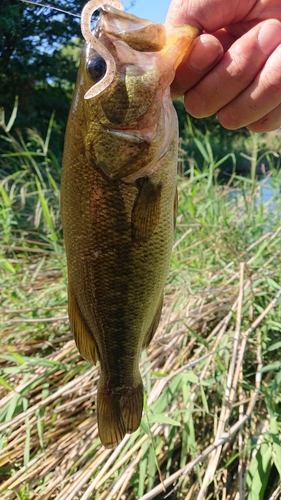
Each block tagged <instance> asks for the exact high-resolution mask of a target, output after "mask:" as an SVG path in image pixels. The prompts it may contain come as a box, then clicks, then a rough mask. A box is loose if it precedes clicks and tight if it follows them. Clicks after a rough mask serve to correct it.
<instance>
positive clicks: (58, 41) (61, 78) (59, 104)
mask: <svg viewBox="0 0 281 500" xmlns="http://www.w3.org/2000/svg"><path fill="white" fill-rule="evenodd" d="M46 3H47V4H49V3H51V0H47V2H46ZM84 4H85V0H56V4H55V5H56V6H57V7H59V8H61V9H65V10H67V11H69V12H70V13H72V14H77V15H80V13H81V10H82V7H83V5H84ZM0 33H1V37H0V60H1V65H0V106H3V107H4V109H5V111H6V113H7V114H9V113H10V112H11V111H12V109H13V105H14V101H15V96H18V97H19V109H18V116H17V120H16V126H18V127H20V128H23V127H31V128H36V129H38V130H39V131H40V132H41V133H42V134H45V133H46V129H47V126H48V123H49V119H50V116H51V114H52V112H53V111H54V112H55V122H56V127H55V129H56V135H57V137H56V139H57V144H56V148H58V149H60V150H61V149H62V132H63V129H64V126H65V122H66V117H67V114H68V109H69V102H70V97H71V93H72V89H73V84H74V82H75V79H76V74H77V57H76V58H74V57H72V56H73V54H74V53H75V51H77V46H79V45H80V43H81V46H82V43H83V42H82V37H81V32H80V24H79V17H73V16H71V15H67V14H64V13H62V12H57V11H56V10H52V9H49V8H45V7H41V6H36V5H33V4H29V3H24V2H22V1H20V0H0ZM79 40H81V42H80V41H79ZM65 45H67V50H66V49H65ZM58 138H59V140H58Z"/></svg>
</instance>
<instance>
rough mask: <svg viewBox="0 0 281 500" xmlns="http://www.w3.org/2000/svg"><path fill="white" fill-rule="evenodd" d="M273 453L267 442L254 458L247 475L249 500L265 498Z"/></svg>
mask: <svg viewBox="0 0 281 500" xmlns="http://www.w3.org/2000/svg"><path fill="white" fill-rule="evenodd" d="M271 459H272V453H271V448H270V447H269V446H268V444H267V443H262V444H261V446H260V448H259V449H258V451H257V453H256V455H255V456H254V457H253V458H252V460H251V462H250V466H249V470H248V474H247V477H246V483H247V486H248V491H249V496H248V500H263V499H264V492H265V489H266V487H267V482H268V478H269V474H270V470H271Z"/></svg>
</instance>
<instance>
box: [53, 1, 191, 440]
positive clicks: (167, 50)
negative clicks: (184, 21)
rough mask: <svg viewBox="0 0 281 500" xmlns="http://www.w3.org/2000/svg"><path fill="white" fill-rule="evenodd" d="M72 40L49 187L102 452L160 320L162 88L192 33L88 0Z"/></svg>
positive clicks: (170, 135)
mask: <svg viewBox="0 0 281 500" xmlns="http://www.w3.org/2000/svg"><path fill="white" fill-rule="evenodd" d="M97 8H99V9H100V12H99V18H98V21H97V24H96V27H95V29H94V30H92V29H91V18H92V14H93V13H94V12H95V11H96V9H97ZM81 31H82V34H83V36H84V38H85V45H84V49H83V53H82V56H81V62H80V67H79V70H78V75H77V82H76V87H75V91H74V95H73V99H72V104H71V108H70V112H69V117H68V122H67V128H66V133H65V144H64V153H63V167H62V179H61V213H62V224H63V232H64V241H65V249H66V258H67V269H68V314H69V321H70V327H71V331H72V333H73V335H74V339H75V342H76V345H77V348H78V350H79V352H80V353H81V355H82V357H83V358H84V359H85V360H87V361H89V362H91V363H94V364H96V363H97V362H99V364H100V377H99V381H98V391H97V421H98V432H99V437H100V440H101V443H102V444H103V445H104V446H105V447H107V448H113V447H116V446H117V445H118V444H119V443H120V442H121V441H122V439H123V438H124V436H125V435H126V434H127V433H132V432H134V431H136V430H137V429H138V427H139V426H140V422H141V418H142V411H143V397H144V386H143V382H142V378H141V375H140V370H139V359H140V355H141V351H142V349H145V348H146V347H147V346H148V345H149V343H150V342H151V340H152V338H153V336H154V334H155V331H156V329H157V326H158V323H159V320H160V317H161V311H162V304H163V293H164V286H165V282H166V280H167V276H168V273H169V267H170V258H171V252H172V245H173V235H174V227H175V217H176V210H177V190H176V177H177V151H178V124H177V117H176V112H175V109H174V106H173V104H172V100H171V95H170V85H171V83H172V81H173V79H174V75H175V71H176V68H177V66H178V65H179V64H180V62H181V60H182V58H183V57H184V55H185V54H186V53H187V51H188V50H189V48H190V46H191V43H192V41H193V40H194V38H195V37H196V36H197V35H198V34H199V31H198V30H197V29H196V28H192V27H190V26H182V27H179V28H173V29H170V30H169V29H166V28H165V26H164V25H163V24H160V23H153V22H150V21H148V20H144V19H141V18H138V17H135V16H134V15H132V14H129V13H127V12H124V11H123V6H122V4H121V3H120V2H119V1H118V0H108V1H107V2H106V3H105V4H100V1H97V0H90V2H88V3H87V4H86V6H85V7H84V9H83V11H82V16H81Z"/></svg>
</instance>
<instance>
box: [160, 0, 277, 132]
mask: <svg viewBox="0 0 281 500" xmlns="http://www.w3.org/2000/svg"><path fill="white" fill-rule="evenodd" d="M166 23H167V24H169V25H173V26H179V25H182V24H190V25H192V26H195V27H198V28H200V29H201V30H202V31H203V34H202V35H201V36H200V37H198V38H197V39H196V40H195V41H194V42H193V48H192V50H191V52H189V53H188V54H187V55H186V57H185V59H184V60H183V61H182V63H181V65H180V66H179V67H178V70H177V73H176V77H175V80H174V83H173V85H172V95H173V97H178V96H180V95H184V104H185V108H186V110H187V111H188V112H189V113H190V114H191V115H193V116H195V117H197V118H203V117H207V116H210V115H212V114H214V113H217V116H218V119H219V121H220V123H221V124H222V125H223V126H224V127H225V128H228V129H236V128H239V127H244V126H247V127H248V128H249V129H250V130H252V131H254V132H266V131H269V130H274V129H276V128H278V127H279V126H280V125H281V2H280V0H247V1H245V0H232V1H231V2H228V1H227V2H226V1H225V0H172V2H171V5H170V9H169V12H168V15H167V19H166Z"/></svg>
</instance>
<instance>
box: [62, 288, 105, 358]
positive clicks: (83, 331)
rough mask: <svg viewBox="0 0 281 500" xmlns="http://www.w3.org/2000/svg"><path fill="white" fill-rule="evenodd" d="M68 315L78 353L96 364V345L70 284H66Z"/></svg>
mask: <svg viewBox="0 0 281 500" xmlns="http://www.w3.org/2000/svg"><path fill="white" fill-rule="evenodd" d="M68 315H69V322H70V327H71V331H72V333H73V336H74V340H75V343H76V346H77V349H78V351H79V352H80V354H81V356H82V357H83V358H84V359H86V360H87V361H90V362H91V363H94V364H96V362H97V360H98V354H97V348H96V344H95V341H94V339H93V336H92V335H91V333H90V332H89V330H88V328H87V326H86V325H85V322H84V320H83V317H82V314H81V311H80V309H79V306H78V304H77V300H76V297H75V295H74V292H73V289H72V286H71V283H69V284H68Z"/></svg>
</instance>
